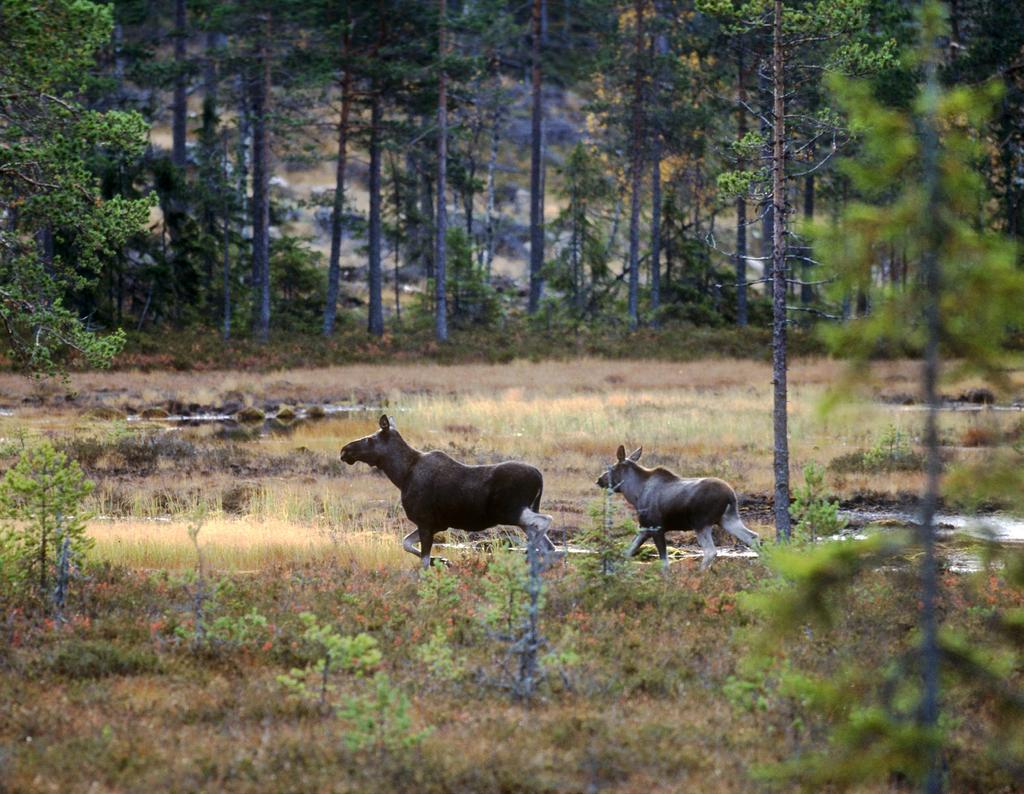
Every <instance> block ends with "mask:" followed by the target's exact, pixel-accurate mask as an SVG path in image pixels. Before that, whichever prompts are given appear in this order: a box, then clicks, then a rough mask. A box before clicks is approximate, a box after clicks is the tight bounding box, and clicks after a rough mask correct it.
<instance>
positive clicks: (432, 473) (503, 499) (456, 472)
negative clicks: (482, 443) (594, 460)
mask: <svg viewBox="0 0 1024 794" xmlns="http://www.w3.org/2000/svg"><path fill="white" fill-rule="evenodd" d="M341 459H342V461H344V462H345V463H348V464H350V465H351V464H353V463H367V464H369V465H370V466H373V467H375V468H378V469H380V470H381V471H383V472H384V474H386V475H387V478H388V479H389V480H391V482H393V483H394V484H395V485H396V486H397V487H398V489H399V490H400V491H401V492H402V507H403V508H405V514H406V516H408V518H409V520H410V521H412V523H414V524H415V525H416V529H414V530H413V531H412V532H410V533H409V534H408V535H406V536H405V539H404V540H403V541H402V548H404V549H405V550H406V551H407V552H409V553H410V554H415V555H416V556H417V557H419V558H420V560H421V561H422V565H423V567H424V568H428V567H429V566H430V549H431V547H432V546H433V545H434V535H436V534H437V533H439V532H444V531H445V530H446V529H462V530H465V531H467V532H480V531H481V530H484V529H489V528H490V527H494V526H497V525H499V524H506V525H509V526H518V527H522V528H523V529H524V530H525V531H526V534H527V537H528V538H529V542H530V543H536V544H538V546H539V547H540V548H542V549H545V550H551V549H554V547H555V546H554V544H553V543H552V542H551V541H550V539H549V538H548V536H547V530H548V527H549V526H551V516H547V515H542V514H541V513H539V512H537V511H538V510H540V497H541V493H542V492H543V490H544V477H543V475H542V474H541V473H540V471H539V470H538V469H537V468H535V467H533V466H530V465H529V464H527V463H519V462H518V461H506V462H504V463H495V464H493V465H490V466H467V465H466V464H464V463H459V461H457V460H455V459H453V458H451V457H449V456H448V455H446V454H445V453H443V452H438V451H434V452H420V451H419V450H417V449H414V448H413V447H411V446H410V445H409V444H408V443H407V442H406V441H405V439H404V438H402V436H401V435H400V434H399V432H398V430H397V429H396V428H395V421H394V419H392V418H391V417H389V416H387V415H386V414H384V415H382V416H381V417H380V430H378V431H377V432H376V433H373V434H372V435H369V436H366V437H364V438H360V439H357V440H355V441H351V442H349V443H348V444H346V445H345V446H344V447H342V450H341ZM417 541H419V544H420V547H419V549H417V548H416V546H415V545H414V544H415V543H416V542H417Z"/></svg>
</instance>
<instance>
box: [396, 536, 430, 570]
mask: <svg viewBox="0 0 1024 794" xmlns="http://www.w3.org/2000/svg"><path fill="white" fill-rule="evenodd" d="M416 541H419V543H420V547H419V548H418V549H417V548H416V546H415V545H414V544H415V543H416ZM433 545H434V530H432V529H427V528H425V527H419V528H417V529H414V530H413V531H412V532H410V533H409V534H408V535H406V536H405V539H404V540H403V541H402V548H403V549H405V550H406V551H407V552H409V553H410V554H415V555H416V556H417V557H419V558H420V564H421V565H422V566H423V567H424V568H429V567H430V549H431V547H432V546H433Z"/></svg>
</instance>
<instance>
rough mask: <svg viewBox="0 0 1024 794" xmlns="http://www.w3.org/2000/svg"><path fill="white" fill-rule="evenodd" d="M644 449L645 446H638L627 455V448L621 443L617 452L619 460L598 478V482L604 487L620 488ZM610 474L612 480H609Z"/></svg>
mask: <svg viewBox="0 0 1024 794" xmlns="http://www.w3.org/2000/svg"><path fill="white" fill-rule="evenodd" d="M643 451H644V448H643V447H637V448H636V449H635V450H633V451H632V452H631V453H630V454H629V455H626V448H625V447H624V446H623V445H622V444H619V449H618V451H617V452H616V453H615V456H616V458H617V459H618V462H617V463H616V464H615V465H614V466H612V467H610V468H609V469H608V470H607V471H605V472H604V473H603V474H602V475H601V476H600V477H598V478H597V484H598V485H599V486H600V487H602V488H608V487H611V489H612V490H618V489H619V488H620V487H621V485H622V480H623V479H624V478H625V477H626V473H627V472H628V471H629V470H630V469H631V468H633V467H635V466H636V462H637V461H638V460H640V455H642V454H643ZM609 475H610V476H611V482H609V481H608V477H609Z"/></svg>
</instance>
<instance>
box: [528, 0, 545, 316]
mask: <svg viewBox="0 0 1024 794" xmlns="http://www.w3.org/2000/svg"><path fill="white" fill-rule="evenodd" d="M542 5H543V0H533V14H532V37H531V42H530V51H531V80H532V88H533V106H532V111H531V119H530V122H531V127H530V138H531V152H530V299H529V307H528V310H529V312H530V314H533V313H534V312H535V311H537V307H538V306H539V305H540V298H541V294H542V292H543V290H544V282H543V268H544V216H543V213H544V197H543V195H542V192H543V180H542V176H541V168H542V165H541V161H542V159H543V155H544V150H543V142H542V140H541V138H542V135H543V130H542V119H543V116H544V96H543V91H542V86H541V63H540V42H541V6H542Z"/></svg>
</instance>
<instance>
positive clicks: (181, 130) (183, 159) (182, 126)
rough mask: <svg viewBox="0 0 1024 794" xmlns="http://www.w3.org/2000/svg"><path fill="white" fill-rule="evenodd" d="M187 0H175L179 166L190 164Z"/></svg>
mask: <svg viewBox="0 0 1024 794" xmlns="http://www.w3.org/2000/svg"><path fill="white" fill-rule="evenodd" d="M186 10H187V9H186V5H185V0H174V68H175V73H174V100H173V103H172V106H171V162H172V163H174V165H175V166H177V167H178V168H184V167H185V166H186V165H187V164H188V155H187V154H186V150H185V141H186V138H187V137H188V75H187V74H186V63H185V60H186V54H187V53H186V50H185V44H186V42H187V37H188V29H187V24H188V19H187V16H186Z"/></svg>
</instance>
